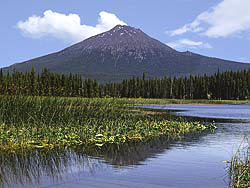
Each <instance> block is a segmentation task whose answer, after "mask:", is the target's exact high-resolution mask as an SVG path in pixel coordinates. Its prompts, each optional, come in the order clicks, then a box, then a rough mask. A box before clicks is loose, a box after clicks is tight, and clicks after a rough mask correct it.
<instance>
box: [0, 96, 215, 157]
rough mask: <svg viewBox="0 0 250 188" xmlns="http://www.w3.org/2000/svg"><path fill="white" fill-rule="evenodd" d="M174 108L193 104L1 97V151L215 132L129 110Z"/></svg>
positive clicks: (162, 114)
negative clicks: (165, 106) (171, 104)
mask: <svg viewBox="0 0 250 188" xmlns="http://www.w3.org/2000/svg"><path fill="white" fill-rule="evenodd" d="M204 102H205V101H202V103H204ZM170 103H194V101H182V100H179V101H178V100H160V99H152V100H150V99H113V98H108V99H84V98H61V97H18V96H14V97H11V96H0V150H1V151H10V152H15V151H17V150H29V149H33V148H46V149H53V148H55V147H60V148H61V147H77V146H84V147H102V146H103V145H107V144H117V145H119V144H123V143H127V142H137V141H146V140H148V139H151V138H154V137H159V136H162V135H168V136H170V137H177V136H180V135H183V134H186V133H190V132H201V131H205V130H213V129H215V126H214V125H212V124H210V125H202V124H200V123H199V122H186V121H183V120H171V119H169V118H166V117H167V116H166V114H165V113H164V112H161V113H148V111H147V113H144V112H143V111H141V110H138V111H131V109H129V108H128V106H135V105H150V104H151V105H152V104H158V105H159V104H162V105H163V104H170Z"/></svg>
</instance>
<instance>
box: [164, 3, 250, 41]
mask: <svg viewBox="0 0 250 188" xmlns="http://www.w3.org/2000/svg"><path fill="white" fill-rule="evenodd" d="M249 30H250V0H223V1H222V2H221V3H219V4H218V5H217V6H215V7H213V8H211V9H209V10H207V11H205V12H203V13H201V14H200V15H199V16H197V17H196V19H195V20H194V21H193V22H192V23H189V24H186V25H184V26H183V27H181V28H179V29H176V30H174V31H171V32H169V33H170V34H171V35H172V36H175V35H181V34H184V33H186V32H199V33H201V34H204V35H206V36H208V37H227V36H229V35H232V34H235V33H240V32H244V31H249Z"/></svg>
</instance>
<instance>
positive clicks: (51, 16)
mask: <svg viewBox="0 0 250 188" xmlns="http://www.w3.org/2000/svg"><path fill="white" fill-rule="evenodd" d="M116 25H127V24H126V23H125V22H123V21H122V20H120V19H119V18H118V17H117V16H116V15H115V14H112V13H109V12H105V11H102V12H100V13H99V18H98V23H97V24H96V25H95V26H90V25H85V24H82V23H81V18H80V16H79V15H78V14H68V15H66V14H61V13H58V12H53V11H52V10H46V11H45V12H44V14H43V16H42V17H41V16H36V15H34V16H31V17H29V18H28V19H27V20H25V21H19V22H18V23H17V28H18V29H20V30H21V31H22V32H23V33H24V34H25V35H26V36H29V37H32V38H41V37H44V36H51V37H54V38H57V39H61V40H64V41H65V42H69V43H76V42H80V41H82V40H84V39H86V38H89V37H91V36H94V35H97V34H99V33H102V32H105V31H108V30H110V29H112V28H113V27H115V26H116Z"/></svg>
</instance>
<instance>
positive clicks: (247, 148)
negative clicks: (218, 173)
mask: <svg viewBox="0 0 250 188" xmlns="http://www.w3.org/2000/svg"><path fill="white" fill-rule="evenodd" d="M244 142H246V144H244V146H243V144H242V145H241V146H240V148H239V149H238V151H237V152H236V154H235V155H234V156H233V157H232V160H231V161H230V166H229V175H230V187H235V188H249V187H250V144H249V142H248V141H244Z"/></svg>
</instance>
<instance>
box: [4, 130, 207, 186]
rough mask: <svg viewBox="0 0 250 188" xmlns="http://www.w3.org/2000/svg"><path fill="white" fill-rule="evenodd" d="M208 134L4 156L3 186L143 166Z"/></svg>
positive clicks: (57, 179)
mask: <svg viewBox="0 0 250 188" xmlns="http://www.w3.org/2000/svg"><path fill="white" fill-rule="evenodd" d="M207 134H208V133H207ZM204 135H206V134H199V135H198V134H195V135H188V136H185V137H183V138H181V139H180V138H176V139H172V140H170V139H168V138H167V137H161V138H157V139H153V140H151V141H148V142H139V143H130V144H123V145H120V146H109V147H103V148H99V149H98V148H97V149H91V150H89V151H86V150H85V151H84V152H83V151H81V150H82V149H81V148H78V149H74V150H69V149H66V150H62V149H60V150H53V151H42V150H39V151H37V150H35V151H31V152H20V153H17V154H7V153H1V155H0V187H2V186H3V187H13V185H18V187H19V186H21V187H22V186H24V187H26V186H25V185H26V184H39V183H40V181H41V179H44V178H47V179H49V181H60V179H62V178H63V176H64V175H65V174H68V173H71V172H73V171H75V172H76V171H82V172H85V173H89V174H95V173H97V172H99V171H102V169H103V168H107V166H109V167H113V168H126V167H129V166H136V165H140V164H143V162H144V161H145V160H146V159H148V158H152V157H156V156H157V155H159V154H161V153H163V152H166V151H168V150H170V149H171V148H173V147H176V146H180V147H186V146H189V145H192V144H197V143H199V141H200V140H201V138H202V137H203V136H204ZM14 187H17V186H14Z"/></svg>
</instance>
